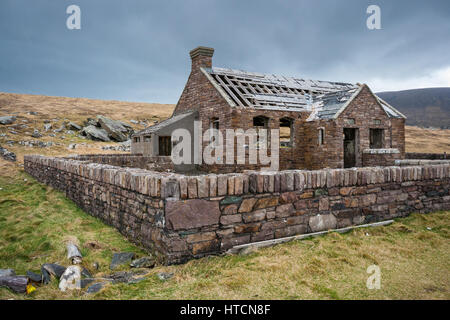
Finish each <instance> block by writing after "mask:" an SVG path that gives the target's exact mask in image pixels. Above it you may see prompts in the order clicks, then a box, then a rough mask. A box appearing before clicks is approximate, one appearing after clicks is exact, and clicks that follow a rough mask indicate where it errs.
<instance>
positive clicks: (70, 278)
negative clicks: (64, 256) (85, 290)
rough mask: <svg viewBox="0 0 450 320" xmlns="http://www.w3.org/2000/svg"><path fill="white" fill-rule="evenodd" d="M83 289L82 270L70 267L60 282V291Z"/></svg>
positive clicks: (77, 267)
mask: <svg viewBox="0 0 450 320" xmlns="http://www.w3.org/2000/svg"><path fill="white" fill-rule="evenodd" d="M74 289H81V270H80V267H79V266H69V267H67V269H66V270H65V271H64V273H63V275H62V276H61V278H60V280H59V290H61V291H66V290H74Z"/></svg>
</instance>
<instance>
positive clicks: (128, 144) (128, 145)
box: [102, 140, 131, 152]
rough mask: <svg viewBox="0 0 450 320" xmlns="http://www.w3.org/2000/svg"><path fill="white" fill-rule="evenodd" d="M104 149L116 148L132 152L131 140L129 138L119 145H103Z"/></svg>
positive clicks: (116, 149)
mask: <svg viewBox="0 0 450 320" xmlns="http://www.w3.org/2000/svg"><path fill="white" fill-rule="evenodd" d="M102 149H103V150H115V151H126V152H130V150H131V140H127V141H125V142H121V143H119V145H118V146H117V145H110V146H102Z"/></svg>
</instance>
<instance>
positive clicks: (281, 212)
mask: <svg viewBox="0 0 450 320" xmlns="http://www.w3.org/2000/svg"><path fill="white" fill-rule="evenodd" d="M293 212H294V206H293V205H292V203H287V204H282V205H280V206H277V208H276V210H275V216H276V217H277V218H284V217H289V216H290V215H291V214H292V213H293Z"/></svg>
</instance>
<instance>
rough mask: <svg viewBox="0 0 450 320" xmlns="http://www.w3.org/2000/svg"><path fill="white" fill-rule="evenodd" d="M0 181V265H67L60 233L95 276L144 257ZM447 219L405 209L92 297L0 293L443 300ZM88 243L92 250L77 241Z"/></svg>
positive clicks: (55, 201) (28, 188)
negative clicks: (392, 218)
mask: <svg viewBox="0 0 450 320" xmlns="http://www.w3.org/2000/svg"><path fill="white" fill-rule="evenodd" d="M24 179H27V181H24ZM0 187H1V188H3V189H2V190H0V268H13V269H15V270H16V272H17V274H24V273H25V271H26V270H33V271H38V270H39V268H40V266H41V265H42V264H43V263H46V262H58V263H60V264H63V265H68V261H67V259H66V251H65V250H66V249H65V244H64V241H66V240H68V239H77V240H78V241H79V244H80V249H81V250H82V253H83V256H84V260H83V261H84V262H83V263H84V265H85V266H86V267H88V268H90V266H91V265H92V263H93V262H99V263H100V270H99V273H100V274H105V273H109V268H108V267H109V263H110V260H111V257H112V254H113V252H116V251H125V250H132V251H134V252H136V253H137V254H138V255H144V254H145V253H144V252H143V251H142V250H141V249H139V248H137V247H136V246H134V245H133V244H131V243H130V242H128V241H127V240H126V239H125V238H124V237H123V236H122V235H120V234H119V232H117V231H116V230H115V229H114V228H112V227H109V226H106V225H105V224H103V223H102V222H101V221H99V220H98V219H96V218H93V217H91V216H89V215H88V214H86V213H84V212H83V211H81V210H80V209H79V208H78V207H77V206H76V205H75V204H74V203H73V202H72V201H70V200H68V199H66V198H65V197H64V195H63V194H62V193H60V192H57V191H55V190H53V189H51V188H49V187H47V186H44V185H41V184H39V183H37V182H36V181H35V180H34V179H33V178H31V177H30V176H28V175H26V174H25V173H23V172H19V171H17V174H16V176H15V177H14V178H10V177H6V176H0ZM449 218H450V212H436V213H432V214H426V215H425V214H412V215H411V216H409V217H407V218H403V219H398V220H397V221H396V222H395V223H394V224H392V225H389V226H385V227H377V228H366V229H358V230H354V231H352V232H350V233H347V234H338V233H331V234H328V235H326V236H324V237H319V238H311V239H306V240H301V241H293V242H290V243H285V244H282V245H277V246H274V247H271V248H265V249H260V250H258V251H256V252H254V253H251V254H249V255H245V256H243V255H229V256H216V257H207V258H203V259H199V260H193V261H190V262H188V263H186V264H184V265H178V266H157V267H156V268H154V269H152V270H150V276H149V278H148V279H146V280H145V281H142V282H139V283H136V284H118V285H109V286H107V287H106V288H105V289H104V290H102V291H101V292H99V293H98V294H96V295H90V296H86V295H85V294H84V292H83V291H71V292H66V293H62V292H60V291H59V290H58V283H57V281H56V280H54V279H53V280H52V283H51V284H49V285H47V286H40V287H37V290H36V291H35V292H33V293H32V294H31V295H29V296H26V295H22V294H14V293H12V292H11V291H9V290H8V289H5V288H0V299H449V298H450V293H449V289H450V279H449V271H450V270H449V266H450V258H449V256H450V255H449V245H450V242H449V221H450V219H449ZM427 227H428V228H431V230H428V229H427ZM88 241H98V243H99V244H100V245H101V248H100V249H90V248H86V247H84V246H83V244H84V243H86V242H88ZM372 264H376V265H378V266H379V267H380V268H381V289H380V290H368V289H367V288H366V280H367V277H368V276H369V274H367V273H366V269H367V267H368V266H370V265H372ZM91 271H93V270H92V269H91ZM162 271H164V272H173V273H174V274H175V276H174V277H173V278H172V279H170V280H168V281H161V280H159V279H158V278H157V276H156V273H158V272H162Z"/></svg>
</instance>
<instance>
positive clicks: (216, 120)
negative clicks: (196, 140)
mask: <svg viewBox="0 0 450 320" xmlns="http://www.w3.org/2000/svg"><path fill="white" fill-rule="evenodd" d="M209 128H210V129H216V130H219V118H211V121H210V123H209ZM215 138H216V137H214V132H213V130H211V131H210V137H209V141H213V140H214V146H218V145H219V141H218V140H217V139H215Z"/></svg>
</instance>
